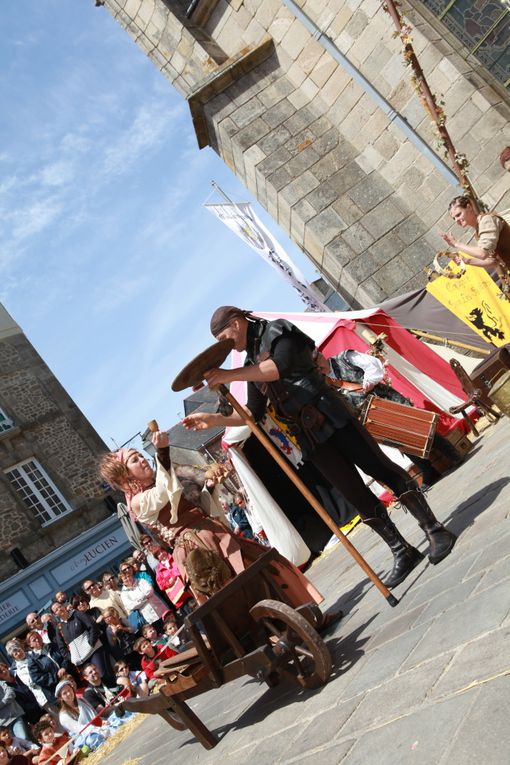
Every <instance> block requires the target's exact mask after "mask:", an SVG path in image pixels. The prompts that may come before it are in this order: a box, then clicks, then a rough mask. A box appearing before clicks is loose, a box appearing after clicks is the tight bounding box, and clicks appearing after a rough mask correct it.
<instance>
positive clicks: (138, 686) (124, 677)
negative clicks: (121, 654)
mask: <svg viewBox="0 0 510 765" xmlns="http://www.w3.org/2000/svg"><path fill="white" fill-rule="evenodd" d="M113 668H114V670H115V681H116V683H117V685H121V686H122V687H123V688H127V689H128V691H129V693H130V695H131V696H148V695H149V686H148V684H147V675H146V674H145V672H143V671H139V672H134V671H133V670H131V669H129V665H128V664H127V662H126V661H123V660H122V659H121V660H120V661H116V662H115V664H114V665H113Z"/></svg>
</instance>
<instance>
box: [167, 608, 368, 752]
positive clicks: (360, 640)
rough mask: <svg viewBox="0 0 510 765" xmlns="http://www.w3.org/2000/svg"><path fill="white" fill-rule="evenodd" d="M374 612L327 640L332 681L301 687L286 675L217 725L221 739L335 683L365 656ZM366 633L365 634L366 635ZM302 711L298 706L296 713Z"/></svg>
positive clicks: (308, 698)
mask: <svg viewBox="0 0 510 765" xmlns="http://www.w3.org/2000/svg"><path fill="white" fill-rule="evenodd" d="M376 616H377V614H374V615H373V616H371V617H370V619H369V620H368V621H367V622H365V623H364V624H362V625H360V626H358V627H357V628H356V629H355V630H354V631H353V632H351V633H349V634H348V635H346V636H345V637H342V638H332V639H330V640H327V641H326V644H327V646H328V648H329V650H330V653H331V658H332V662H333V668H332V672H331V676H330V678H329V680H328V683H326V684H325V685H323V686H321V687H320V688H317V689H313V690H309V689H306V688H301V687H300V686H299V685H297V684H293V683H291V682H290V681H288V680H286V679H282V680H281V682H280V684H279V685H277V686H275V687H274V688H268V689H267V690H266V691H265V692H264V693H263V694H262V695H261V696H259V698H258V699H257V700H256V701H254V702H253V703H252V704H251V705H250V706H249V707H248V708H247V709H246V710H245V711H244V712H242V713H241V714H240V715H239V717H238V718H237V719H236V720H232V721H231V722H229V723H226V724H224V725H220V726H218V727H217V728H215V729H214V731H213V733H214V734H215V735H216V736H217V737H218V738H219V739H220V740H221V739H223V738H224V736H226V735H227V733H229V732H230V731H232V730H242V729H243V728H249V727H251V726H253V725H256V724H257V723H260V722H263V721H264V720H266V719H267V718H268V717H270V716H271V715H272V714H273V713H275V712H278V710H280V709H283V708H284V707H286V706H288V705H290V704H296V703H301V702H306V701H309V700H310V699H312V698H313V697H314V696H316V695H317V694H320V693H321V692H322V690H323V689H324V688H325V687H326V685H327V684H329V683H332V682H334V681H335V679H336V678H338V677H339V676H340V675H343V674H344V673H345V672H347V671H349V670H350V669H351V668H352V667H353V666H354V665H355V664H356V663H357V662H358V661H359V660H360V659H361V658H363V656H364V655H365V651H364V650H363V646H364V645H365V643H367V642H368V641H369V640H370V636H369V635H363V633H364V632H365V630H366V628H367V627H368V626H369V624H370V623H371V621H372V620H373V619H375V617H376ZM362 635H363V636H362ZM246 683H249V684H251V683H259V681H258V680H255V679H254V678H247V680H246ZM298 714H299V711H298V710H297V709H296V717H297V716H298ZM192 743H194V739H193V738H189V739H187V740H186V741H183V743H182V744H181V747H183V746H186V745H187V744H192Z"/></svg>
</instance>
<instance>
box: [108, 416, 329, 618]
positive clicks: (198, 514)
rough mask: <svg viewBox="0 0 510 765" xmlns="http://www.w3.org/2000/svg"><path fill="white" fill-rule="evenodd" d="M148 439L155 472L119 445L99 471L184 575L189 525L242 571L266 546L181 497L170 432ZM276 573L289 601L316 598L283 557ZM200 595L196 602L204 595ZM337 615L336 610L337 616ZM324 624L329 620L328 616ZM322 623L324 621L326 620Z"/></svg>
mask: <svg viewBox="0 0 510 765" xmlns="http://www.w3.org/2000/svg"><path fill="white" fill-rule="evenodd" d="M152 441H153V444H154V446H155V447H156V449H157V455H156V464H157V469H156V471H155V472H154V471H153V469H152V467H151V465H150V464H149V463H148V461H147V460H146V459H145V457H144V456H143V455H142V454H140V452H138V451H137V450H136V449H125V448H123V449H119V450H117V451H116V452H111V453H109V454H105V455H104V457H103V459H102V461H101V465H100V473H101V476H102V477H103V478H104V479H105V480H106V481H108V483H109V484H110V485H111V486H113V487H114V488H117V489H120V490H121V491H123V492H124V494H125V496H126V503H127V505H128V508H129V511H130V513H131V514H132V516H133V517H134V518H135V519H136V520H137V521H139V522H140V523H142V524H143V525H144V526H146V527H147V528H148V529H149V530H150V531H151V532H152V533H153V534H155V535H157V536H158V538H159V539H160V541H161V542H162V543H163V544H165V545H168V546H172V547H173V548H174V551H173V556H174V560H175V562H176V563H177V566H178V567H179V571H180V572H181V576H182V577H183V579H185V580H188V575H187V571H186V567H185V565H184V564H185V560H186V556H187V554H188V552H189V548H188V546H187V545H185V544H181V543H180V537H181V535H183V534H184V533H185V532H186V531H188V530H192V532H193V533H194V534H196V535H197V536H198V538H199V539H200V541H201V543H203V544H204V545H205V546H206V547H208V548H209V549H212V550H214V551H215V552H217V553H218V554H219V555H220V556H221V557H222V558H223V559H224V560H225V561H227V563H228V565H229V566H230V569H231V571H232V574H233V575H234V574H240V573H241V572H242V571H244V570H245V569H246V568H247V567H248V566H249V565H250V563H253V562H254V561H255V560H256V559H257V558H259V557H260V556H261V555H263V554H264V553H265V552H266V551H267V548H264V547H262V546H261V545H259V544H257V543H256V542H252V541H250V540H248V539H244V538H242V537H239V536H236V535H234V534H233V533H232V532H230V531H229V530H228V529H226V528H225V526H224V525H223V524H222V523H220V522H219V521H217V520H215V519H213V518H210V517H208V516H207V515H206V514H205V513H204V512H203V510H201V509H200V508H199V507H197V506H196V505H193V504H192V503H191V502H189V501H188V500H187V499H186V497H185V496H183V487H182V485H181V483H180V482H179V480H178V478H177V475H176V473H175V471H174V469H173V466H172V465H171V462H170V450H169V439H168V433H167V432H165V431H157V432H155V433H153V436H152ZM272 566H274V568H275V569H276V570H277V574H274V575H273V576H274V577H275V579H276V580H277V581H278V582H279V584H280V586H282V585H283V587H284V589H285V593H286V595H287V596H288V598H289V601H290V602H291V604H292V605H293V606H298V605H302V604H304V603H309V602H311V601H312V600H313V601H315V602H316V603H319V602H321V601H322V600H323V598H322V596H321V595H320V593H319V592H318V591H317V590H316V589H315V587H314V586H313V585H312V584H311V583H310V582H309V581H308V580H307V579H306V577H305V576H304V575H303V574H302V573H301V572H300V571H299V569H297V568H296V567H295V566H294V565H293V564H292V563H290V562H289V561H288V560H287V559H286V558H284V557H283V556H280V557H279V559H278V560H277V561H275V563H274V564H272ZM195 594H196V595H198V598H199V602H203V600H204V598H203V597H202V598H201V597H200V593H195ZM338 616H339V615H335V617H336V618H338ZM327 623H328V625H329V624H330V623H332V620H331V619H327ZM323 626H326V624H325V622H324V623H323Z"/></svg>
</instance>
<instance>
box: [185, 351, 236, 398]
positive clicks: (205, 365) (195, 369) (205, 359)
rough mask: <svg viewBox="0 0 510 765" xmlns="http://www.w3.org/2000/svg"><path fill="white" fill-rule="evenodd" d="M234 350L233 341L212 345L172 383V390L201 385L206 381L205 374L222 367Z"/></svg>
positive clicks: (196, 357)
mask: <svg viewBox="0 0 510 765" xmlns="http://www.w3.org/2000/svg"><path fill="white" fill-rule="evenodd" d="M233 349H234V341H233V340H219V341H218V342H217V343H214V345H210V346H209V348H206V349H205V351H202V353H199V354H198V356H195V358H194V359H192V360H191V361H190V362H189V364H186V366H185V367H184V369H181V371H180V372H179V374H178V375H177V377H176V378H175V380H174V381H173V383H172V390H174V391H179V390H184V389H185V388H193V387H194V386H195V385H199V384H200V383H201V382H202V381H203V379H204V372H207V370H208V369H214V368H216V367H220V366H221V365H222V364H223V362H224V361H225V359H226V358H227V356H228V354H229V353H230V352H231V351H232V350H233Z"/></svg>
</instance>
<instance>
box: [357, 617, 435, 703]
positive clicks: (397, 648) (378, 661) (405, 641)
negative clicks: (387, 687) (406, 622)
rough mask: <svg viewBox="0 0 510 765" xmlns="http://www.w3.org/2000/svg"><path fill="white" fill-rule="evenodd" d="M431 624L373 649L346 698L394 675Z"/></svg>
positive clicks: (419, 627)
mask: <svg viewBox="0 0 510 765" xmlns="http://www.w3.org/2000/svg"><path fill="white" fill-rule="evenodd" d="M428 629H429V626H428V625H424V624H421V625H420V626H418V627H415V628H414V629H412V630H409V632H406V633H405V634H404V635H400V636H399V637H397V638H395V639H394V640H391V641H390V642H389V643H385V644H384V645H383V646H381V647H380V648H377V649H376V650H375V651H371V652H370V654H369V656H368V658H367V660H366V661H365V662H364V664H363V671H362V672H361V671H360V672H358V673H357V674H356V676H355V677H354V678H353V680H352V681H351V682H350V683H348V684H347V687H346V688H345V691H344V698H347V697H351V696H356V695H357V694H358V693H360V692H361V691H366V690H368V689H369V688H375V687H376V686H378V685H380V684H381V683H383V682H384V681H385V680H388V679H389V678H390V677H393V676H394V675H395V674H396V673H397V672H398V671H399V669H400V667H401V666H402V664H405V661H406V659H407V657H408V656H409V655H410V654H411V652H412V651H413V649H415V648H416V646H417V645H418V644H421V642H422V638H423V636H424V635H425V633H426V632H427V631H428Z"/></svg>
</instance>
